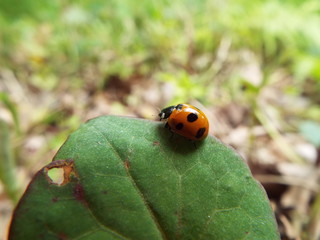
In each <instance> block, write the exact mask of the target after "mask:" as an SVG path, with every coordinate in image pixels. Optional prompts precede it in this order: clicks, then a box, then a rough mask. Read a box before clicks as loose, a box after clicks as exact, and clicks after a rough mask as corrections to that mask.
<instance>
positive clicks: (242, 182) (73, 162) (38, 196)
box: [9, 116, 279, 240]
mask: <svg viewBox="0 0 320 240" xmlns="http://www.w3.org/2000/svg"><path fill="white" fill-rule="evenodd" d="M54 167H62V168H64V169H65V176H64V177H65V179H64V183H63V184H62V185H56V184H54V183H53V182H52V180H50V178H49V177H48V175H47V173H48V171H50V170H48V169H52V168H54ZM9 239H10V240H17V239H81V240H88V239H95V240H99V239H102V240H104V239H139V240H143V239H147V240H150V239H152V240H156V239H184V240H185V239H197V240H199V239H216V240H219V239H223V240H227V239H232V240H234V239H255V240H256V239H266V240H272V239H279V235H278V231H277V226H276V223H275V219H274V216H273V213H272V210H271V208H270V205H269V201H268V198H267V196H266V194H265V192H264V190H263V188H262V187H261V186H260V185H259V184H258V183H257V182H256V181H255V180H254V179H253V177H252V175H251V173H250V171H249V169H248V167H247V166H246V164H245V163H244V162H243V160H242V159H241V158H240V156H239V155H238V154H236V153H235V152H234V151H233V150H232V149H230V148H229V147H227V146H225V145H224V144H222V143H221V142H220V141H218V140H217V139H215V138H214V137H212V136H209V137H208V138H207V139H206V140H204V141H203V142H202V143H201V142H197V143H196V146H195V145H194V143H193V142H191V141H188V140H186V139H185V138H183V137H180V136H178V135H174V136H173V137H171V134H170V132H169V131H168V130H167V129H165V128H164V125H163V123H160V122H152V121H147V120H141V119H135V118H126V117H116V116H105V117H99V118H96V119H93V120H91V121H89V122H88V123H86V124H84V125H83V126H82V127H81V128H80V129H79V130H77V131H76V132H74V133H73V134H71V136H70V137H69V139H68V140H67V141H66V143H65V144H64V145H63V146H62V147H61V149H60V150H59V152H58V153H57V155H56V156H55V158H54V161H53V162H52V163H51V164H49V165H48V166H46V167H45V168H43V169H42V170H40V171H39V172H38V173H37V174H36V176H35V177H34V179H33V180H32V182H31V183H30V185H29V187H28V189H27V191H26V192H25V194H24V196H23V197H22V199H21V200H20V203H19V204H18V206H17V208H16V210H15V212H14V216H13V220H12V223H11V227H10V237H9Z"/></svg>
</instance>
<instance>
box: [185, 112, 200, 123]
mask: <svg viewBox="0 0 320 240" xmlns="http://www.w3.org/2000/svg"><path fill="white" fill-rule="evenodd" d="M197 119H198V115H197V114H195V113H190V114H189V115H188V116H187V120H188V122H194V121H197Z"/></svg>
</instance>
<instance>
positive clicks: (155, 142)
mask: <svg viewBox="0 0 320 240" xmlns="http://www.w3.org/2000/svg"><path fill="white" fill-rule="evenodd" d="M152 145H153V146H159V145H160V142H158V141H154V142H153V143H152Z"/></svg>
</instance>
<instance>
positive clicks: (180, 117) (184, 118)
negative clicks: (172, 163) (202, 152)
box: [159, 104, 209, 140]
mask: <svg viewBox="0 0 320 240" xmlns="http://www.w3.org/2000/svg"><path fill="white" fill-rule="evenodd" d="M159 117H160V121H161V120H163V119H167V122H166V125H165V126H166V127H167V128H169V130H171V131H172V132H174V133H177V134H179V135H181V136H183V137H186V138H188V139H190V140H202V139H205V138H206V137H207V135H208V132H209V121H208V119H207V117H206V115H205V114H204V113H203V112H202V111H201V110H200V109H198V108H196V107H194V106H192V105H189V104H178V105H176V106H170V107H167V108H164V109H162V110H161V112H160V113H159Z"/></svg>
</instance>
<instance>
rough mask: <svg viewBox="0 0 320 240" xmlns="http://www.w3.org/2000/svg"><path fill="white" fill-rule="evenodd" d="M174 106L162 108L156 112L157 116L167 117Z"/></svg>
mask: <svg viewBox="0 0 320 240" xmlns="http://www.w3.org/2000/svg"><path fill="white" fill-rule="evenodd" d="M175 108H176V106H170V107H166V108H164V109H162V110H161V112H160V113H159V114H158V116H159V117H160V120H162V119H167V118H168V117H170V115H171V113H172V112H173V110H174V109H175Z"/></svg>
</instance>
